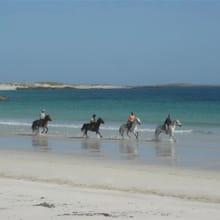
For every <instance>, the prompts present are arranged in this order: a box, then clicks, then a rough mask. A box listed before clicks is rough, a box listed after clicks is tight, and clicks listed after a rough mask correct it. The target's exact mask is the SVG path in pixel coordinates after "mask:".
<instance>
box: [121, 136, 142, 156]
mask: <svg viewBox="0 0 220 220" xmlns="http://www.w3.org/2000/svg"><path fill="white" fill-rule="evenodd" d="M119 149H120V152H121V153H122V154H126V155H127V156H128V157H129V158H130V159H131V158H134V157H136V156H137V155H138V142H136V141H131V140H121V141H120V143H119Z"/></svg>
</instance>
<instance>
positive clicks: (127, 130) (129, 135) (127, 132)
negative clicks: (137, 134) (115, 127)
mask: <svg viewBox="0 0 220 220" xmlns="http://www.w3.org/2000/svg"><path fill="white" fill-rule="evenodd" d="M127 136H128V137H129V138H130V137H131V136H130V135H129V130H127Z"/></svg>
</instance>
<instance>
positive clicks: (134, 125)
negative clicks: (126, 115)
mask: <svg viewBox="0 0 220 220" xmlns="http://www.w3.org/2000/svg"><path fill="white" fill-rule="evenodd" d="M137 125H141V120H140V119H139V118H136V119H135V121H134V122H133V123H132V126H131V128H130V129H128V126H127V124H122V125H121V127H120V128H119V133H120V135H121V136H122V137H123V138H124V133H125V132H126V133H127V136H128V137H129V138H130V135H129V133H132V134H133V135H134V136H135V137H136V139H138V131H137V129H138V126H137Z"/></svg>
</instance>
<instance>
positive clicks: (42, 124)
mask: <svg viewBox="0 0 220 220" xmlns="http://www.w3.org/2000/svg"><path fill="white" fill-rule="evenodd" d="M48 121H52V119H51V117H50V115H46V116H45V118H44V119H39V120H36V121H33V123H32V127H31V128H32V131H33V132H35V131H37V132H38V133H39V129H40V128H43V131H42V132H41V134H46V133H47V132H48V127H47V124H48Z"/></svg>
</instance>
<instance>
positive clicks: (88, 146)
mask: <svg viewBox="0 0 220 220" xmlns="http://www.w3.org/2000/svg"><path fill="white" fill-rule="evenodd" d="M81 148H82V149H84V150H90V151H94V152H100V149H101V143H100V140H97V139H82V141H81Z"/></svg>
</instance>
